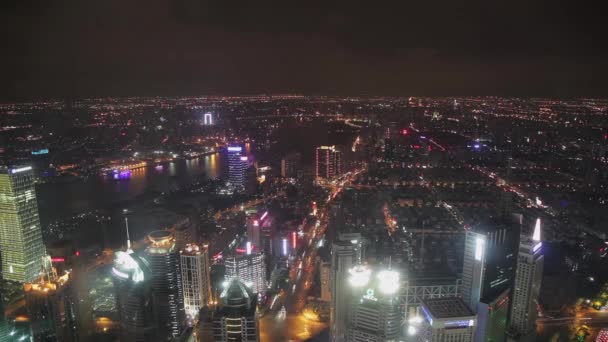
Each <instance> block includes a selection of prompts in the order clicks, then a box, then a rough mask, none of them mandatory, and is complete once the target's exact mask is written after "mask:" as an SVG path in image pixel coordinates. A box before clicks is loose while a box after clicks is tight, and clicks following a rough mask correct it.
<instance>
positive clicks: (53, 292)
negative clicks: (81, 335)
mask: <svg viewBox="0 0 608 342" xmlns="http://www.w3.org/2000/svg"><path fill="white" fill-rule="evenodd" d="M71 285H72V284H71V281H70V275H69V273H66V274H64V275H62V276H61V277H58V278H56V279H54V280H53V279H45V278H44V277H43V276H41V277H40V280H39V281H38V282H35V283H25V284H24V285H23V289H24V292H25V306H26V310H27V314H28V317H29V320H30V328H31V331H32V340H33V341H66V342H70V341H76V340H77V339H76V312H75V300H74V296H73V293H72V289H71Z"/></svg>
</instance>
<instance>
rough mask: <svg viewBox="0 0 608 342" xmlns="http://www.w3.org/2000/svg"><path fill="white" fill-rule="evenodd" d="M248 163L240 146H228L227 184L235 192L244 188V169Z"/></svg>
mask: <svg viewBox="0 0 608 342" xmlns="http://www.w3.org/2000/svg"><path fill="white" fill-rule="evenodd" d="M247 165H248V161H247V156H246V155H245V153H244V151H243V148H242V147H241V146H228V182H229V183H230V185H231V186H232V187H233V188H234V189H235V190H237V191H242V190H243V189H244V187H245V169H246V168H247Z"/></svg>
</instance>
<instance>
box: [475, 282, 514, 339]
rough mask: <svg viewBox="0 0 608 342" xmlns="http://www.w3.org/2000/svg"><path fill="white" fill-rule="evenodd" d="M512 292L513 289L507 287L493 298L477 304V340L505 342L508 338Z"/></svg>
mask: <svg viewBox="0 0 608 342" xmlns="http://www.w3.org/2000/svg"><path fill="white" fill-rule="evenodd" d="M510 294H511V291H510V290H509V289H507V290H505V291H504V292H503V293H501V294H500V295H498V296H496V297H495V298H494V299H493V300H491V301H489V300H484V299H482V300H481V301H480V302H479V304H477V329H476V331H475V341H479V342H504V341H505V340H506V338H507V328H508V327H507V320H508V319H509V304H510V297H509V296H510Z"/></svg>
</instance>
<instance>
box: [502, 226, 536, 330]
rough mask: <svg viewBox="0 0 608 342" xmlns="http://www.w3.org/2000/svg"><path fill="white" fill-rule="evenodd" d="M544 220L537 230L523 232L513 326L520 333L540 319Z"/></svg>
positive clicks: (517, 271)
mask: <svg viewBox="0 0 608 342" xmlns="http://www.w3.org/2000/svg"><path fill="white" fill-rule="evenodd" d="M540 235H541V222H540V219H536V224H535V226H534V233H533V235H532V236H531V237H530V236H522V237H521V241H520V242H519V253H518V254H517V269H516V272H515V285H514V288H513V306H512V308H511V318H510V323H509V325H510V327H511V328H512V329H513V330H514V331H515V332H516V333H518V334H521V335H527V334H528V333H530V332H532V331H533V330H534V327H535V323H536V314H537V311H536V306H537V304H538V296H539V294H540V285H541V281H542V277H543V263H544V257H543V255H542V253H541V252H542V242H541V236H540Z"/></svg>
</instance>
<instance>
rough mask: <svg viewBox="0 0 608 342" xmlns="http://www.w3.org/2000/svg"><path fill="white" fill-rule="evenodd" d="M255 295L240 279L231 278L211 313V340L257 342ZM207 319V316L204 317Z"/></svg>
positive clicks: (220, 341)
mask: <svg viewBox="0 0 608 342" xmlns="http://www.w3.org/2000/svg"><path fill="white" fill-rule="evenodd" d="M256 304H257V295H256V294H254V293H253V292H252V291H251V289H250V288H249V287H248V286H247V285H245V284H244V283H243V282H242V281H241V280H240V279H238V278H232V279H230V281H229V282H228V284H227V285H226V288H225V289H224V291H222V293H221V294H220V298H219V305H218V307H217V309H216V310H215V311H214V312H211V313H210V314H211V315H212V317H211V319H210V320H211V321H212V322H213V323H212V324H213V341H217V342H228V341H240V342H258V341H259V339H260V337H259V334H260V333H259V326H258V319H257V315H256ZM205 320H207V318H205Z"/></svg>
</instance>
